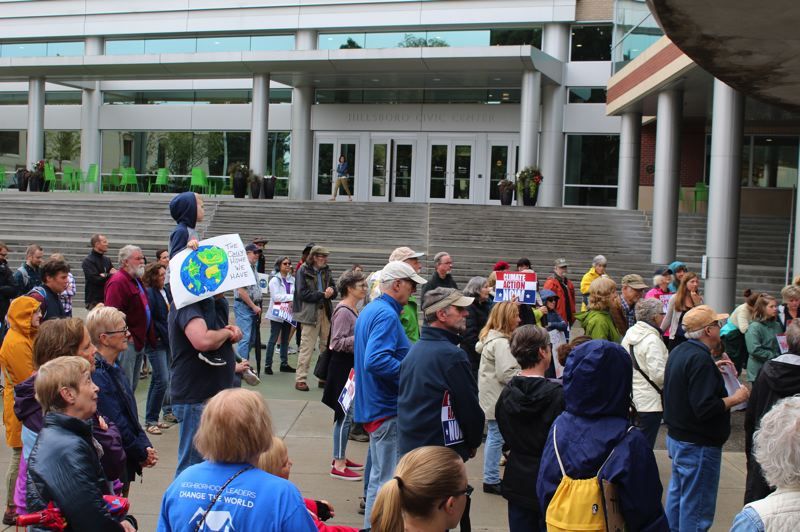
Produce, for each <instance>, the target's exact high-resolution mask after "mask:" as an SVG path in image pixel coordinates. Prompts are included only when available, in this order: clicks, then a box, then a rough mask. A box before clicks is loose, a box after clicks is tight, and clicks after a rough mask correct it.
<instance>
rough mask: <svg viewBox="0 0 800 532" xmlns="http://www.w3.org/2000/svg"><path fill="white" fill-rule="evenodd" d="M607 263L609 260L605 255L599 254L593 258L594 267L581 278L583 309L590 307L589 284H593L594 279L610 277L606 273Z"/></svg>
mask: <svg viewBox="0 0 800 532" xmlns="http://www.w3.org/2000/svg"><path fill="white" fill-rule="evenodd" d="M607 264H608V260H607V259H606V258H605V257H604V256H603V255H597V256H596V257H595V258H593V259H592V267H591V268H589V271H588V272H586V273H585V274H584V275H583V278H582V279H581V295H582V296H583V303H582V304H581V310H582V311H585V310H588V308H589V307H588V305H589V286H590V285H591V284H592V281H594V280H595V279H599V278H600V277H608V276H607V275H606V265H607Z"/></svg>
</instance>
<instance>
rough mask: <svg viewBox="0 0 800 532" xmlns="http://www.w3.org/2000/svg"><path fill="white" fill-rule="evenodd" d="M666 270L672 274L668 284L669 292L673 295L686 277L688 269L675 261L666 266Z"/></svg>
mask: <svg viewBox="0 0 800 532" xmlns="http://www.w3.org/2000/svg"><path fill="white" fill-rule="evenodd" d="M668 269H669V270H670V271H671V272H672V281H671V282H670V283H669V291H670V292H671V293H673V294H674V293H675V292H677V291H678V287H679V286H680V285H681V281H682V280H683V276H684V275H686V272H688V271H689V268H688V267H687V266H686V264H685V263H683V262H681V261H679V260H676V261H675V262H673V263H671V264H670V265H669V266H668Z"/></svg>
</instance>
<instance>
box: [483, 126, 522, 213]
mask: <svg viewBox="0 0 800 532" xmlns="http://www.w3.org/2000/svg"><path fill="white" fill-rule="evenodd" d="M518 161H519V144H518V143H517V142H516V141H510V140H491V139H490V141H489V171H488V172H487V174H488V175H489V194H488V195H487V197H488V198H489V201H490V202H499V201H500V188H499V187H498V184H499V183H500V181H502V180H503V179H508V180H510V181H514V182H516V177H515V176H516V174H517V171H518V170H519V167H518Z"/></svg>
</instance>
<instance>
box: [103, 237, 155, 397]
mask: <svg viewBox="0 0 800 532" xmlns="http://www.w3.org/2000/svg"><path fill="white" fill-rule="evenodd" d="M142 275H144V253H142V250H141V249H140V248H138V247H137V246H131V245H127V246H124V247H123V248H122V249H120V250H119V271H118V272H117V273H115V274H114V275H113V276H112V277H111V279H109V280H108V282H107V283H106V286H105V304H106V306H108V307H114V308H117V309H119V310H121V311H122V312H124V313H125V318H126V321H127V323H128V333H129V334H130V336H129V337H128V349H127V350H126V351H125V352H124V353H122V354H121V355H120V357H119V359H118V360H117V362H118V363H119V365H120V367H122V370H123V371H124V372H125V376H126V377H127V378H128V379H129V380H130V383H131V389H132V390H133V391H134V392H135V391H136V385H137V384H138V382H139V372H140V371H141V370H142V361H143V360H144V348H145V346H150V347H155V345H156V341H155V334H154V332H153V320H152V319H151V315H150V306H149V305H148V303H147V294H146V293H145V290H144V286H142V282H141V281H140V280H139V279H140V278H141V277H142Z"/></svg>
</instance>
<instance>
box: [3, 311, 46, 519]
mask: <svg viewBox="0 0 800 532" xmlns="http://www.w3.org/2000/svg"><path fill="white" fill-rule="evenodd" d="M41 319H42V311H41V302H40V301H38V300H36V299H34V298H32V297H27V296H22V297H18V298H16V299H15V300H13V301H12V302H11V306H9V307H8V314H7V315H6V321H7V322H8V333H7V334H6V337H5V340H3V345H2V347H0V368H2V370H3V379H4V380H5V389H4V390H3V424H4V425H5V428H6V444H7V445H8V446H9V447H10V448H11V455H10V456H9V460H8V472H7V473H6V490H7V491H6V512H5V515H3V523H4V524H7V525H13V524H14V523H15V522H16V516H17V513H16V509H15V505H14V484H15V483H16V481H17V475H18V474H19V459H20V456H22V425H21V424H20V422H19V419H17V416H15V415H14V386H15V385H17V384H19V383H21V382H22V381H24V380H25V379H27V378H28V377H30V376H31V374H32V373H33V340H34V338H36V334H37V332H38V331H39V322H40V321H41Z"/></svg>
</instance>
